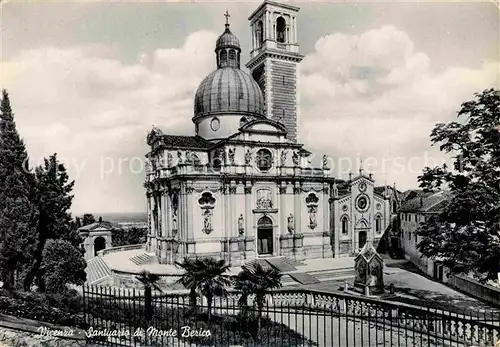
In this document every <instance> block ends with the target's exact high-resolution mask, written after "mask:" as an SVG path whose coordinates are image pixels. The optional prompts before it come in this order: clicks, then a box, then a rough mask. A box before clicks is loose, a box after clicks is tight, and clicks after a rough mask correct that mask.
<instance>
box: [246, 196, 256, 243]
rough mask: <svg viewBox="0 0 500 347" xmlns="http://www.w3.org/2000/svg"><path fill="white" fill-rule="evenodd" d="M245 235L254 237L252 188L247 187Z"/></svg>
mask: <svg viewBox="0 0 500 347" xmlns="http://www.w3.org/2000/svg"><path fill="white" fill-rule="evenodd" d="M244 189H245V235H246V236H247V237H253V236H254V235H253V228H252V187H245V188H244Z"/></svg>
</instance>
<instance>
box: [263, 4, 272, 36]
mask: <svg viewBox="0 0 500 347" xmlns="http://www.w3.org/2000/svg"><path fill="white" fill-rule="evenodd" d="M270 33H271V30H270V28H269V11H266V13H265V14H264V40H266V39H268V38H269V37H271V35H270Z"/></svg>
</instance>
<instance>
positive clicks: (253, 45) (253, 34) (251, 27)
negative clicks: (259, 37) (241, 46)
mask: <svg viewBox="0 0 500 347" xmlns="http://www.w3.org/2000/svg"><path fill="white" fill-rule="evenodd" d="M250 30H251V32H252V49H251V50H250V51H253V50H254V49H255V46H256V44H255V23H254V24H252V25H251V26H250Z"/></svg>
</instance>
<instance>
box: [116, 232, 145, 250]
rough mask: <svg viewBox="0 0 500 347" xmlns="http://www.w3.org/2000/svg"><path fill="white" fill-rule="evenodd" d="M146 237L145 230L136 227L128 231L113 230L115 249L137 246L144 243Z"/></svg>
mask: <svg viewBox="0 0 500 347" xmlns="http://www.w3.org/2000/svg"><path fill="white" fill-rule="evenodd" d="M145 235H146V229H145V228H136V227H132V228H126V229H118V228H113V231H112V242H113V247H120V246H126V245H137V244H139V243H143V242H144V236H145Z"/></svg>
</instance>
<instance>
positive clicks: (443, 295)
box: [291, 264, 500, 313]
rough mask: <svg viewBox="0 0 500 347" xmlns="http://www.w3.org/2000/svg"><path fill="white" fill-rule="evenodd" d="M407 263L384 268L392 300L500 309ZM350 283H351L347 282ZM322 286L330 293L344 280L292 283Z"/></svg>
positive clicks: (451, 307)
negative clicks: (391, 292) (432, 278)
mask: <svg viewBox="0 0 500 347" xmlns="http://www.w3.org/2000/svg"><path fill="white" fill-rule="evenodd" d="M417 271H418V270H416V269H415V268H414V267H412V266H410V265H402V264H394V265H389V266H386V267H385V268H384V283H385V285H386V287H387V286H388V285H389V284H391V283H392V284H394V287H395V291H396V294H397V295H396V297H394V298H392V299H391V300H392V301H398V302H405V303H408V304H412V305H416V306H429V305H430V304H431V305H435V306H436V307H437V308H442V309H445V310H454V311H457V310H458V311H459V312H462V311H463V310H466V311H472V312H478V313H482V312H484V311H500V310H499V309H498V308H496V307H493V306H491V305H488V304H486V303H484V302H482V301H480V300H477V299H475V298H472V297H470V296H467V295H465V294H462V293H460V292H458V291H456V290H454V289H452V288H450V287H448V286H446V285H445V284H443V283H440V282H435V281H432V280H430V279H428V278H427V277H425V276H422V275H420V274H419V273H417ZM350 285H352V283H350ZM291 287H302V288H310V289H316V290H322V291H325V292H329V293H334V292H339V291H340V288H341V287H342V288H343V287H344V281H325V282H322V283H316V284H310V285H304V286H300V285H297V286H291Z"/></svg>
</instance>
